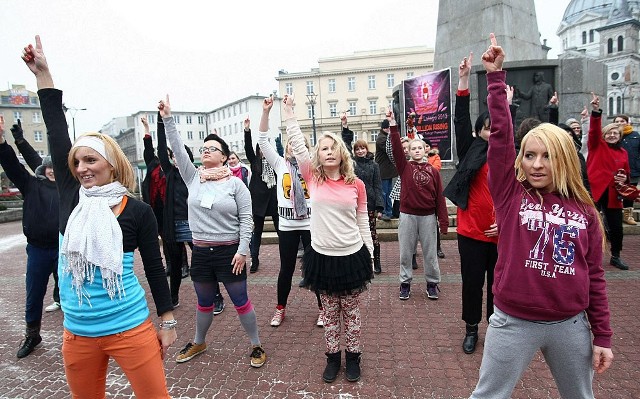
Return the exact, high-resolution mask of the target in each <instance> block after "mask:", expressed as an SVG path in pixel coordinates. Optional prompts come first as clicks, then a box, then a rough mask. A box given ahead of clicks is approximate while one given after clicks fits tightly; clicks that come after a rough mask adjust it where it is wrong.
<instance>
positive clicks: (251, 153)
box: [244, 118, 269, 168]
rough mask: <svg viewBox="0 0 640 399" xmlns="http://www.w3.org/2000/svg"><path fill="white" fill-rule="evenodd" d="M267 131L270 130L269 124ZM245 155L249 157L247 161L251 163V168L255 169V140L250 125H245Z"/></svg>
mask: <svg viewBox="0 0 640 399" xmlns="http://www.w3.org/2000/svg"><path fill="white" fill-rule="evenodd" d="M247 119H249V118H247ZM245 122H246V121H245ZM267 130H269V126H268V122H267ZM244 155H245V156H246V157H247V161H249V163H250V164H251V166H252V167H254V168H255V162H256V151H255V150H254V149H253V140H252V139H251V125H250V123H249V124H247V123H245V125H244Z"/></svg>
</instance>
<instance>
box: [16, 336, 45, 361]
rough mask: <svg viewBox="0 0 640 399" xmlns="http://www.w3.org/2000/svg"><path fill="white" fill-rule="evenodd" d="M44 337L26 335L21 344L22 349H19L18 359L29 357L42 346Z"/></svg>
mask: <svg viewBox="0 0 640 399" xmlns="http://www.w3.org/2000/svg"><path fill="white" fill-rule="evenodd" d="M40 342H42V337H41V336H40V334H38V335H25V337H24V340H23V341H22V342H21V346H20V349H18V359H22V358H23V357H27V356H29V354H30V353H31V352H33V350H34V349H35V348H36V346H38V345H40Z"/></svg>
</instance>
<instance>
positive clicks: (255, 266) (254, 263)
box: [249, 257, 260, 273]
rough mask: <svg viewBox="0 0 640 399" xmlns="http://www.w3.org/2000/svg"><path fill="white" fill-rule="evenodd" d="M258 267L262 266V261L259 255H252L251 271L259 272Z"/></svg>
mask: <svg viewBox="0 0 640 399" xmlns="http://www.w3.org/2000/svg"><path fill="white" fill-rule="evenodd" d="M258 267H260V261H259V260H258V257H255V258H254V257H251V269H249V273H255V272H257V271H258Z"/></svg>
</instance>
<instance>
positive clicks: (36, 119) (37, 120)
mask: <svg viewBox="0 0 640 399" xmlns="http://www.w3.org/2000/svg"><path fill="white" fill-rule="evenodd" d="M31 122H33V123H40V122H41V120H40V112H34V113H33V115H32V116H31Z"/></svg>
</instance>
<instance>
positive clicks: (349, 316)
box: [320, 293, 362, 353]
mask: <svg viewBox="0 0 640 399" xmlns="http://www.w3.org/2000/svg"><path fill="white" fill-rule="evenodd" d="M320 301H321V302H322V307H323V308H324V340H325V342H326V344H327V353H336V352H339V351H340V314H341V313H342V319H343V323H344V340H345V345H346V347H347V350H348V351H349V352H353V353H360V327H361V325H362V321H361V319H360V294H359V293H358V294H351V295H344V296H335V295H328V294H320Z"/></svg>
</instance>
